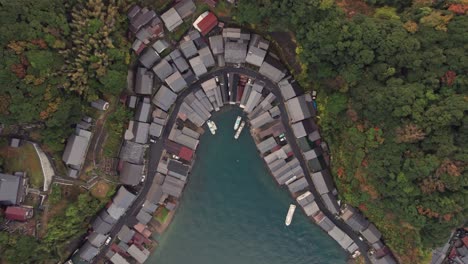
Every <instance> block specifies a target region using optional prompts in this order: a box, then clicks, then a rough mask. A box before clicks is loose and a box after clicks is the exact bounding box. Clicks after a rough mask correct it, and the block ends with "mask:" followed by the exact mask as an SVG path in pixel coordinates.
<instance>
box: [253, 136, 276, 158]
mask: <svg viewBox="0 0 468 264" xmlns="http://www.w3.org/2000/svg"><path fill="white" fill-rule="evenodd" d="M276 146H278V144H277V143H276V140H275V138H273V137H269V138H267V139H265V140H263V141H262V142H260V143H258V144H257V149H258V151H259V152H260V153H261V154H262V155H263V154H265V153H266V152H268V151H270V150H271V149H273V148H274V147H276Z"/></svg>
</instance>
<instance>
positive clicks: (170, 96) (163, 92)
mask: <svg viewBox="0 0 468 264" xmlns="http://www.w3.org/2000/svg"><path fill="white" fill-rule="evenodd" d="M176 99H177V94H176V93H174V92H173V91H171V90H170V89H169V88H167V87H166V86H165V85H162V86H161V87H160V88H159V90H158V92H157V93H156V95H155V96H154V97H153V100H152V102H153V104H154V105H156V106H157V107H159V108H161V109H162V110H164V111H166V112H167V111H168V110H169V108H171V106H172V104H174V102H175V101H176Z"/></svg>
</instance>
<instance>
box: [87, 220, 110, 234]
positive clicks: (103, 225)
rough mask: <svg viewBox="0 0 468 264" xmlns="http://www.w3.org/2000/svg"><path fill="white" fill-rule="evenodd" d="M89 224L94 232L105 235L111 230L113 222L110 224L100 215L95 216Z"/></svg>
mask: <svg viewBox="0 0 468 264" xmlns="http://www.w3.org/2000/svg"><path fill="white" fill-rule="evenodd" d="M91 226H92V228H93V231H94V232H96V233H99V234H103V235H106V234H108V233H109V232H110V231H111V229H112V226H113V224H110V223H108V222H106V221H104V220H103V219H102V218H101V217H100V216H97V217H96V219H94V221H93V223H92V224H91Z"/></svg>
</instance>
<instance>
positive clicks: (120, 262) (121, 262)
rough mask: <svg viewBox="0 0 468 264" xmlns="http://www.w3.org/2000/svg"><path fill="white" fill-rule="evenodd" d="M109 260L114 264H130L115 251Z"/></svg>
mask: <svg viewBox="0 0 468 264" xmlns="http://www.w3.org/2000/svg"><path fill="white" fill-rule="evenodd" d="M109 260H110V261H111V262H112V263H114V264H130V262H128V261H127V260H126V259H124V258H123V257H122V256H121V255H120V254H119V253H117V252H116V253H115V254H113V255H112V257H110V258H109Z"/></svg>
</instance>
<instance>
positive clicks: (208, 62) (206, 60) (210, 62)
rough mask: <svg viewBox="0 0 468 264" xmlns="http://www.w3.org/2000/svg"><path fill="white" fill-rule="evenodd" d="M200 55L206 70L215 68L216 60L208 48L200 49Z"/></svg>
mask: <svg viewBox="0 0 468 264" xmlns="http://www.w3.org/2000/svg"><path fill="white" fill-rule="evenodd" d="M198 55H200V58H201V60H202V61H203V64H204V65H205V67H206V68H210V67H213V66H215V60H214V58H213V54H211V50H210V48H209V47H208V46H206V47H204V48H202V49H200V50H199V51H198Z"/></svg>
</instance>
